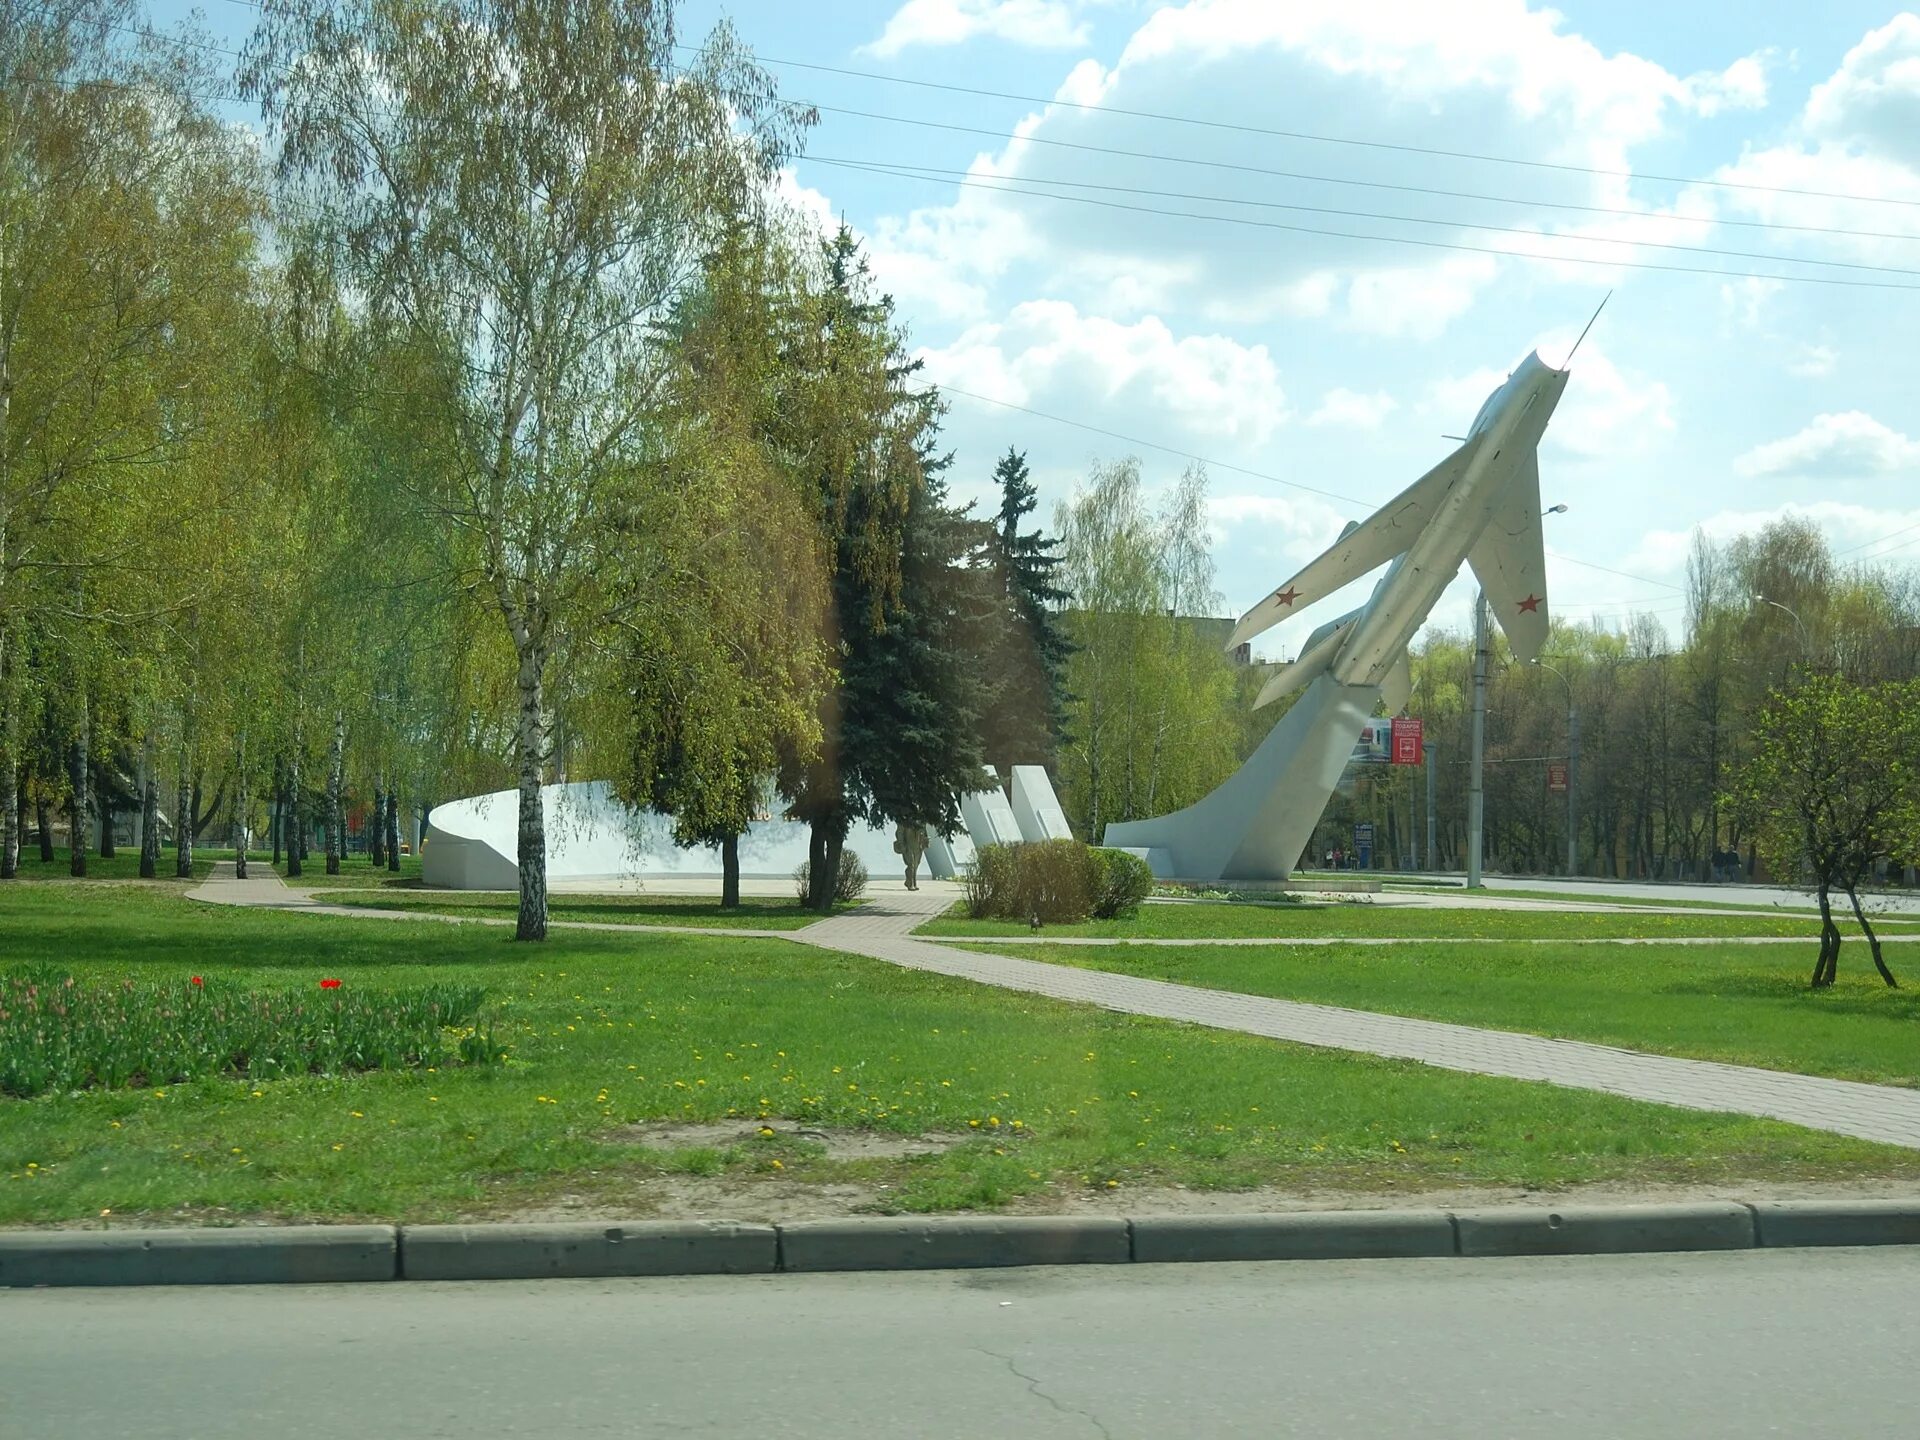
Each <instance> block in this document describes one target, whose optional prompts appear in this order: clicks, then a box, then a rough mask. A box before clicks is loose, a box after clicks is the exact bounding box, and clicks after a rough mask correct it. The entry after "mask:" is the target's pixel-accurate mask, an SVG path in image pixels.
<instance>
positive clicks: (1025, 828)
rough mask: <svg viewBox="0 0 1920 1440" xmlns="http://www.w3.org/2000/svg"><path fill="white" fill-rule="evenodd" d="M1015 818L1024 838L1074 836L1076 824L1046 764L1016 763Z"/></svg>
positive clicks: (1014, 776)
mask: <svg viewBox="0 0 1920 1440" xmlns="http://www.w3.org/2000/svg"><path fill="white" fill-rule="evenodd" d="M1013 819H1014V823H1015V824H1017V825H1018V826H1019V827H1020V838H1021V839H1022V840H1071V839H1072V838H1073V827H1072V826H1071V825H1069V824H1067V812H1066V811H1064V810H1062V809H1061V808H1060V801H1059V798H1058V797H1057V796H1055V795H1054V793H1053V781H1051V780H1049V779H1048V778H1047V772H1046V769H1045V767H1044V766H1040V765H1016V766H1014V767H1013Z"/></svg>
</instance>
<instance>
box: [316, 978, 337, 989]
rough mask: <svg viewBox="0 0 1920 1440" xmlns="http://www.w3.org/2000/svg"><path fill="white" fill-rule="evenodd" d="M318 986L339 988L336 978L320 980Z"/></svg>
mask: <svg viewBox="0 0 1920 1440" xmlns="http://www.w3.org/2000/svg"><path fill="white" fill-rule="evenodd" d="M320 988H321V989H322V990H338V989H339V988H340V982H339V981H338V980H322V981H321V982H320Z"/></svg>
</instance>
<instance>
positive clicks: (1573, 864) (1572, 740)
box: [1533, 660, 1580, 876]
mask: <svg viewBox="0 0 1920 1440" xmlns="http://www.w3.org/2000/svg"><path fill="white" fill-rule="evenodd" d="M1533 663H1534V664H1536V665H1538V666H1539V667H1540V668H1541V669H1542V670H1548V671H1551V672H1552V673H1553V674H1555V675H1558V676H1559V677H1560V683H1561V684H1562V685H1564V686H1566V687H1567V874H1568V875H1569V876H1571V875H1573V874H1575V873H1576V872H1577V871H1578V870H1579V868H1580V840H1579V835H1580V829H1579V823H1578V820H1577V818H1576V816H1577V814H1578V803H1579V801H1578V797H1579V794H1580V712H1579V710H1577V709H1576V708H1575V707H1574V703H1573V682H1572V681H1571V680H1569V679H1568V678H1567V677H1566V674H1565V673H1564V672H1563V671H1561V670H1559V669H1558V668H1556V667H1555V666H1552V665H1549V664H1547V662H1546V661H1544V660H1535V661H1534V662H1533Z"/></svg>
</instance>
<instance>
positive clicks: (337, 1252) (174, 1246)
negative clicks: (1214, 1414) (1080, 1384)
mask: <svg viewBox="0 0 1920 1440" xmlns="http://www.w3.org/2000/svg"><path fill="white" fill-rule="evenodd" d="M1822 1245H1920V1196H1916V1197H1915V1198H1913V1199H1901V1200H1772V1201H1755V1202H1752V1203H1745V1202H1737V1201H1727V1202H1712V1203H1703V1204H1686V1205H1623V1206H1587V1205H1581V1206H1561V1207H1554V1208H1549V1207H1542V1206H1489V1207H1484V1208H1478V1209H1471V1210H1456V1211H1451V1212H1449V1211H1442V1210H1336V1211H1299V1212H1287V1213H1278V1214H1251V1215H1151V1216H1141V1217H1139V1218H1137V1219H1125V1218H1121V1217H1118V1216H1092V1215H1011V1216H992V1215H964V1216H918V1217H901V1216H889V1217H872V1218H858V1219H846V1220H805V1221H796V1222H794V1223H793V1224H788V1225H756V1224H736V1223H733V1222H730V1221H713V1222H700V1221H691V1222H661V1221H642V1222H633V1223H625V1224H606V1223H604V1222H602V1223H592V1222H575V1223H570V1224H557V1225H405V1226H392V1225H337V1226H332V1225H316V1226H289V1227H275V1226H260V1227H251V1226H249V1227H232V1228H225V1229H205V1230H14V1231H0V1289H5V1288H8V1287H13V1288H20V1289H25V1288H32V1287H38V1286H64V1285H261V1284H316V1283H323V1282H340V1281H373V1280H530V1279H558V1278H570V1279H592V1278H602V1277H615V1276H635V1275H747V1274H759V1275H769V1274H776V1273H780V1272H821V1271H836V1270H838V1271H848V1270H948V1269H973V1268H979V1267H985V1266H1017V1265H1124V1264H1181V1263H1206V1262H1212V1261H1236V1260H1239V1261H1246V1260H1372V1259H1389V1258H1421V1257H1432V1258H1444V1257H1452V1256H1466V1257H1470V1258H1471V1257H1493V1256H1528V1255H1620V1254H1630V1253H1636V1252H1648V1251H1683V1250H1754V1249H1778V1248H1797V1247H1803V1246H1822Z"/></svg>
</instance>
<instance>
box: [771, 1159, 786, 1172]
mask: <svg viewBox="0 0 1920 1440" xmlns="http://www.w3.org/2000/svg"><path fill="white" fill-rule="evenodd" d="M773 1168H774V1169H776V1170H784V1169H786V1168H787V1167H786V1166H784V1165H782V1164H781V1163H780V1162H779V1161H778V1160H776V1161H774V1162H773Z"/></svg>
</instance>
